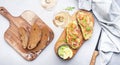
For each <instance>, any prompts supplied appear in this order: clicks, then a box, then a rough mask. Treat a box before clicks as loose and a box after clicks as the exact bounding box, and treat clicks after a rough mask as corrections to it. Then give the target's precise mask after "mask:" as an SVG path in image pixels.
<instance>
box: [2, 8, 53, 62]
mask: <svg viewBox="0 0 120 65" xmlns="http://www.w3.org/2000/svg"><path fill="white" fill-rule="evenodd" d="M0 14H1V15H3V16H4V17H5V18H7V19H8V20H9V23H10V25H9V28H8V29H7V31H6V32H5V34H4V39H5V40H6V41H7V42H8V44H9V45H10V46H11V47H13V48H14V49H15V50H16V51H17V52H18V53H19V54H20V55H21V56H22V57H23V58H24V59H26V60H29V61H32V60H34V59H35V58H37V56H38V55H39V54H40V53H41V51H43V49H45V47H46V46H47V45H48V44H50V42H51V41H52V40H53V38H54V33H53V31H52V30H51V29H50V28H49V27H48V26H47V25H46V24H45V23H44V22H43V21H42V20H41V19H40V18H39V17H38V16H37V15H36V14H35V13H33V12H32V11H29V10H27V11H25V12H23V13H22V14H21V15H20V16H18V17H14V16H12V15H11V14H10V13H9V12H8V11H7V10H6V9H5V8H4V7H0ZM34 23H36V24H38V25H39V27H40V29H41V31H42V36H41V40H40V42H39V43H38V45H37V47H35V48H34V49H31V50H29V49H24V48H23V47H22V44H21V39H20V34H19V31H18V29H19V27H23V28H24V29H25V30H27V31H28V32H29V31H30V29H31V26H32V25H33V24H34Z"/></svg>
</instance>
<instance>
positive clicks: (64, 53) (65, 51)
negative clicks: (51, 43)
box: [58, 45, 73, 60]
mask: <svg viewBox="0 0 120 65" xmlns="http://www.w3.org/2000/svg"><path fill="white" fill-rule="evenodd" d="M58 56H59V57H60V58H62V59H64V60H66V59H68V58H72V56H73V52H72V50H71V49H70V47H69V46H68V45H62V46H60V47H59V48H58Z"/></svg>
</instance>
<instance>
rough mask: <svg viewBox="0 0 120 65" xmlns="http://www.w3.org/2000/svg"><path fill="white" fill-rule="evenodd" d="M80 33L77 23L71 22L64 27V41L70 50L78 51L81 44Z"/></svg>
mask: <svg viewBox="0 0 120 65" xmlns="http://www.w3.org/2000/svg"><path fill="white" fill-rule="evenodd" d="M82 39H83V37H82V33H81V31H80V28H79V26H78V24H77V21H75V20H74V21H72V22H71V23H69V24H68V26H67V27H66V40H67V44H68V45H70V47H71V48H72V49H78V48H79V47H80V46H81V42H82Z"/></svg>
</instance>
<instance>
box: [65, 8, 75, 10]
mask: <svg viewBox="0 0 120 65" xmlns="http://www.w3.org/2000/svg"><path fill="white" fill-rule="evenodd" d="M73 9H75V7H67V8H65V10H68V11H72V10H73Z"/></svg>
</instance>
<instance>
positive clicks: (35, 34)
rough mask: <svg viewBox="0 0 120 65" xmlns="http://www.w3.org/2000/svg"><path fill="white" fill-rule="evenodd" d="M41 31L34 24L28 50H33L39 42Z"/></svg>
mask: <svg viewBox="0 0 120 65" xmlns="http://www.w3.org/2000/svg"><path fill="white" fill-rule="evenodd" d="M41 35H42V32H41V29H40V28H39V25H38V24H36V23H34V24H33V26H32V29H31V31H30V36H29V42H28V46H27V48H28V49H34V48H35V47H36V46H37V44H38V43H39V42H40V40H41Z"/></svg>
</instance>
